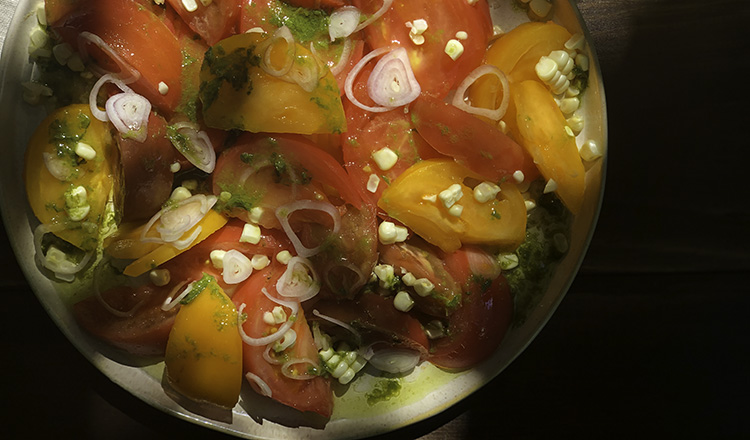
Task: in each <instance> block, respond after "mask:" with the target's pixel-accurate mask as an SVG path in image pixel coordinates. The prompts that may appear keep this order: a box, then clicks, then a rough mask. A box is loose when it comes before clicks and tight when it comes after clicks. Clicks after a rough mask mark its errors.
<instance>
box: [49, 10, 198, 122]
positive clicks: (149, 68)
mask: <svg viewBox="0 0 750 440" xmlns="http://www.w3.org/2000/svg"><path fill="white" fill-rule="evenodd" d="M65 11H67V12H68V13H67V14H66V15H63V16H62V17H60V18H59V19H58V20H56V21H55V22H51V26H52V28H53V29H54V31H55V32H56V33H57V34H58V35H59V36H60V37H61V39H62V40H63V41H65V42H67V43H69V44H70V45H71V46H73V47H78V38H79V35H80V34H81V33H82V32H84V31H86V32H91V33H93V34H95V35H97V36H99V37H100V38H102V40H104V42H105V43H107V44H108V45H109V46H110V47H111V48H112V49H114V51H115V52H116V53H117V54H118V55H119V56H120V57H122V58H123V59H124V60H125V61H126V62H128V63H129V64H130V65H131V66H133V68H135V69H136V70H138V72H140V78H139V79H138V80H137V81H136V82H134V83H132V84H130V87H132V88H133V90H134V91H136V92H137V93H139V94H141V95H143V96H145V97H146V98H147V99H148V100H149V101H151V103H152V105H154V106H155V107H157V108H159V109H160V110H162V111H164V112H166V113H171V112H173V111H174V110H175V109H176V108H177V107H178V105H179V104H180V103H181V100H182V91H183V90H182V62H183V55H182V47H181V45H180V42H179V40H178V39H177V37H176V36H175V35H174V34H173V33H172V32H171V30H170V29H169V27H168V26H167V25H166V24H165V23H164V22H163V21H162V20H161V18H160V17H159V16H158V15H157V14H156V13H155V11H154V8H153V5H152V4H151V2H150V1H148V2H143V1H139V0H79V1H78V2H77V3H76V8H75V10H67V9H66V10H64V11H63V12H65ZM48 15H51V16H54V17H56V16H59V15H61V13H60V12H59V11H52V12H49V11H48ZM155 41H158V44H159V50H153V47H154V46H153V44H154V42H155ZM90 55H91V56H92V57H94V58H95V59H96V61H97V62H98V63H99V64H100V66H101V67H103V68H106V69H107V70H114V71H117V70H116V68H115V67H114V66H112V63H111V60H110V59H109V57H108V56H105V55H103V53H101V52H100V51H93V52H92V53H91V54H90ZM160 82H164V83H165V84H167V86H168V87H169V91H168V92H167V93H166V94H165V95H162V94H161V93H159V83H160Z"/></svg>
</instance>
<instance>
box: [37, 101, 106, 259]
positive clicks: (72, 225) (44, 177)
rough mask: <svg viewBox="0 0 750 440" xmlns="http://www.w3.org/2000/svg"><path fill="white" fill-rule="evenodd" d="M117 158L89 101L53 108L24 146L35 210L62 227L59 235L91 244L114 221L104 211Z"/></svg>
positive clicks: (83, 244) (87, 247)
mask: <svg viewBox="0 0 750 440" xmlns="http://www.w3.org/2000/svg"><path fill="white" fill-rule="evenodd" d="M76 151H78V153H77V152H76ZM119 163H120V160H119V156H118V150H117V146H116V145H115V143H114V140H113V138H112V135H111V133H110V131H109V126H108V124H107V123H105V122H101V121H99V120H98V119H96V118H94V117H93V116H92V115H91V110H89V106H88V105H82V104H76V105H70V106H67V107H62V108H59V109H57V110H55V111H54V112H52V113H51V114H50V115H49V116H48V117H47V118H45V119H44V121H43V122H42V123H41V124H39V126H38V127H37V129H36V131H35V132H34V134H33V135H32V137H31V140H30V142H29V146H28V148H27V150H26V160H25V169H24V180H25V183H26V194H27V196H28V199H29V204H30V205H31V209H32V210H33V211H34V215H36V217H37V218H38V219H39V221H40V222H42V223H44V224H49V225H57V226H62V227H61V228H53V232H54V234H55V235H57V236H58V237H60V238H62V239H63V240H65V241H67V242H69V243H71V244H73V245H75V246H77V247H79V248H81V249H84V250H93V249H95V248H96V246H97V244H98V242H99V238H100V233H101V228H102V227H103V226H105V223H106V222H108V221H111V220H112V219H111V218H109V216H108V215H107V213H106V211H107V209H108V208H107V203H108V202H109V201H110V200H111V199H112V198H113V197H117V194H118V192H119V191H117V186H118V185H119V182H120V169H119ZM53 172H54V173H55V174H54V175H53ZM114 201H115V209H119V206H121V204H120V203H119V202H118V201H117V200H114Z"/></svg>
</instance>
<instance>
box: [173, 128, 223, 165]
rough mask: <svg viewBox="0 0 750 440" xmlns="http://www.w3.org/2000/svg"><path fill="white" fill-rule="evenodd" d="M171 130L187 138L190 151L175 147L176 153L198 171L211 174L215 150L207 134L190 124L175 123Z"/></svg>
mask: <svg viewBox="0 0 750 440" xmlns="http://www.w3.org/2000/svg"><path fill="white" fill-rule="evenodd" d="M172 128H173V129H175V130H176V131H177V132H178V133H180V134H181V135H183V136H185V137H187V141H188V144H189V145H187V147H189V148H190V151H183V150H181V149H180V148H177V146H176V145H175V148H176V149H177V151H179V152H180V154H182V155H183V156H184V157H185V159H187V160H188V161H189V162H190V163H192V164H193V165H195V167H196V168H198V169H199V170H201V171H203V172H205V173H208V174H211V173H213V171H214V168H216V150H214V146H213V143H212V142H211V139H210V138H209V137H208V134H207V133H206V132H205V131H203V130H199V128H200V126H198V124H195V123H192V122H177V123H175V124H172ZM173 145H174V144H173Z"/></svg>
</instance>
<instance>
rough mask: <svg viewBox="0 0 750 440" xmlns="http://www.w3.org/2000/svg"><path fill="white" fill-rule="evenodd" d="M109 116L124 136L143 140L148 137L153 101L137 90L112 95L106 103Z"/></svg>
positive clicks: (139, 140)
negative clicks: (136, 91)
mask: <svg viewBox="0 0 750 440" xmlns="http://www.w3.org/2000/svg"><path fill="white" fill-rule="evenodd" d="M105 109H106V111H107V117H108V118H109V120H110V121H111V122H112V125H114V126H115V128H116V129H117V131H118V132H120V134H121V135H122V136H123V137H126V138H131V139H134V140H135V141H137V142H141V143H142V142H143V141H145V140H146V138H147V137H148V117H149V115H150V114H151V102H150V101H149V100H148V99H146V98H144V97H143V96H141V95H139V94H137V93H135V92H123V93H118V94H116V95H112V96H110V97H109V99H107V103H106V105H105Z"/></svg>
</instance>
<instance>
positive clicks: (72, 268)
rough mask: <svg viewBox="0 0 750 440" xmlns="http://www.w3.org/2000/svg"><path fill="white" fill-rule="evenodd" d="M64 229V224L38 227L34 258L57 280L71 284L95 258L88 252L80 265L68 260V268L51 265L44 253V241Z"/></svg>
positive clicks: (35, 237) (35, 235) (35, 233)
mask: <svg viewBox="0 0 750 440" xmlns="http://www.w3.org/2000/svg"><path fill="white" fill-rule="evenodd" d="M63 229H65V226H63V225H62V224H59V225H48V224H40V225H39V226H37V227H36V228H35V229H34V257H35V258H36V261H37V263H38V264H39V265H40V266H42V267H44V268H45V269H47V270H49V271H51V272H53V273H54V274H55V277H56V278H58V279H60V280H63V281H67V282H71V281H73V280H74V279H75V274H77V273H78V272H80V271H81V270H83V268H84V267H86V265H87V264H88V263H89V260H91V257H92V256H93V252H87V253H86V254H85V255H84V256H83V258H81V261H79V262H78V263H73V262H72V261H69V260H68V262H69V263H70V265H68V266H66V267H62V266H52V265H50V264H49V262H48V261H47V259H46V258H45V255H44V253H43V252H42V239H43V238H44V234H47V233H54V232H57V231H61V230H63Z"/></svg>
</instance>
